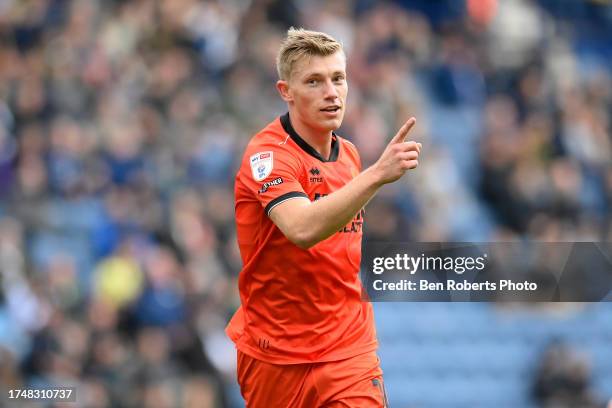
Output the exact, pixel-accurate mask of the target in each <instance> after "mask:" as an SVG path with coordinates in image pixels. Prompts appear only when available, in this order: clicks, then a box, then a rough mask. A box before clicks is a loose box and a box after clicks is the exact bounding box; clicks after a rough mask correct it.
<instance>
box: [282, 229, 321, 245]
mask: <svg viewBox="0 0 612 408" xmlns="http://www.w3.org/2000/svg"><path fill="white" fill-rule="evenodd" d="M287 239H289V241H291V242H292V243H294V244H295V245H296V246H297V247H298V248H300V249H310V248H312V247H313V246H314V245H316V244H317V243H318V241H317V240H316V239H315V237H314V236H313V234H312V232H310V231H307V230H303V231H296V232H294V233H292V234H290V235H287Z"/></svg>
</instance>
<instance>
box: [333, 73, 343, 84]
mask: <svg viewBox="0 0 612 408" xmlns="http://www.w3.org/2000/svg"><path fill="white" fill-rule="evenodd" d="M344 79H345V77H344V75H342V74H338V75H335V76H334V78H333V80H334V82H336V83H341V82H343V81H344Z"/></svg>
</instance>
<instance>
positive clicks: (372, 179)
mask: <svg viewBox="0 0 612 408" xmlns="http://www.w3.org/2000/svg"><path fill="white" fill-rule="evenodd" d="M361 175H362V176H363V177H364V178H365V179H366V183H367V184H368V185H369V186H371V187H373V188H374V189H379V188H380V187H382V186H383V185H384V184H385V181H384V178H383V175H382V172H381V171H380V170H379V169H378V167H377V166H376V164H373V165H371V166H370V167H368V168H367V169H365V170H364V171H363V172H362V173H361Z"/></svg>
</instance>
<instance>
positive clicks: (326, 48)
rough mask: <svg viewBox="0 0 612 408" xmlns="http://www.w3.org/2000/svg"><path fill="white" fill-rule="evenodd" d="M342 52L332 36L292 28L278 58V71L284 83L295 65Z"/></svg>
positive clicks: (340, 45) (340, 46)
mask: <svg viewBox="0 0 612 408" xmlns="http://www.w3.org/2000/svg"><path fill="white" fill-rule="evenodd" d="M338 51H343V50H342V44H340V43H339V42H338V41H336V40H335V39H334V38H333V37H332V36H330V35H328V34H325V33H321V32H318V31H309V30H304V29H303V28H293V27H291V28H290V29H289V31H287V37H286V38H285V40H284V41H283V43H282V44H281V47H280V50H279V51H278V55H277V57H276V70H277V71H278V76H279V78H280V79H282V80H283V81H287V80H289V78H290V77H291V72H292V70H293V67H294V65H295V63H296V62H297V61H299V60H301V59H302V58H304V57H310V56H313V55H317V56H321V57H326V56H328V55H332V54H335V53H336V52H338Z"/></svg>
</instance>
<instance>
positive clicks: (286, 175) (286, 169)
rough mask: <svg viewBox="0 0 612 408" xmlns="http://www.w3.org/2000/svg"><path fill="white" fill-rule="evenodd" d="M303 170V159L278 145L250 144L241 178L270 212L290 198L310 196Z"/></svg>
mask: <svg viewBox="0 0 612 408" xmlns="http://www.w3.org/2000/svg"><path fill="white" fill-rule="evenodd" d="M300 174H301V164H300V161H299V159H298V158H297V157H296V156H295V155H292V154H291V152H289V151H287V150H284V149H282V148H280V147H277V146H274V145H263V146H261V145H260V146H254V147H253V146H249V148H247V151H246V153H245V155H244V158H243V163H242V166H241V167H240V173H239V180H240V182H241V183H242V185H243V186H244V187H245V188H246V190H247V191H248V192H249V193H250V194H251V195H252V196H254V197H255V198H256V199H257V200H258V201H259V202H260V204H261V206H262V207H263V208H264V210H265V212H266V214H267V215H270V211H272V209H273V208H274V207H276V206H277V205H279V204H281V203H283V202H285V201H287V200H291V199H294V198H302V197H303V198H308V195H307V194H306V193H305V191H304V187H303V186H302V184H301V183H300Z"/></svg>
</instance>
